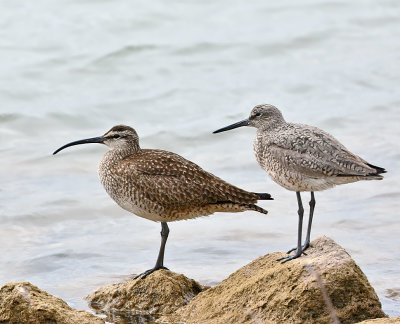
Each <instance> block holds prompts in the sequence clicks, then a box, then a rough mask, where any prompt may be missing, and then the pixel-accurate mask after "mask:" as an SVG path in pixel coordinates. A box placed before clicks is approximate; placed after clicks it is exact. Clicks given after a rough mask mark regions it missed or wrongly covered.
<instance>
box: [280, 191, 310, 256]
mask: <svg viewBox="0 0 400 324" xmlns="http://www.w3.org/2000/svg"><path fill="white" fill-rule="evenodd" d="M296 196H297V203H298V205H299V210H298V211H297V214H298V215H299V225H298V228H297V248H296V253H295V254H294V255H291V256H286V257H282V258H279V259H278V260H277V261H281V260H283V261H282V263H285V262H287V261H290V260H293V259H296V258H298V257H299V256H301V254H302V253H303V248H302V246H301V234H302V231H303V216H304V208H303V203H302V202H301V196H300V192H299V191H296Z"/></svg>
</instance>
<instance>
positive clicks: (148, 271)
mask: <svg viewBox="0 0 400 324" xmlns="http://www.w3.org/2000/svg"><path fill="white" fill-rule="evenodd" d="M160 269H164V270H169V269H168V268H167V267H164V266H161V267H154V268H152V269H149V270H146V271H145V272H142V273H141V274H138V275H137V276H136V277H135V278H134V279H138V278H140V279H144V278H146V277H147V276H148V275H149V274H152V273H153V272H154V271H157V270H160Z"/></svg>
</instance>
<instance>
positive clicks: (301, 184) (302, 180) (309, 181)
mask: <svg viewBox="0 0 400 324" xmlns="http://www.w3.org/2000/svg"><path fill="white" fill-rule="evenodd" d="M267 173H268V175H269V176H270V177H271V179H272V180H274V181H275V182H276V183H277V184H279V185H280V186H282V187H284V188H285V189H287V190H290V191H321V190H326V189H329V188H332V187H334V186H335V185H336V184H337V183H336V181H335V178H336V177H324V178H313V177H308V176H304V175H302V176H300V175H298V174H285V173H277V172H274V171H267Z"/></svg>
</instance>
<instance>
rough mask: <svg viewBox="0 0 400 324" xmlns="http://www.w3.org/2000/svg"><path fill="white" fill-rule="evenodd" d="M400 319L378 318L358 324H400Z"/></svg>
mask: <svg viewBox="0 0 400 324" xmlns="http://www.w3.org/2000/svg"><path fill="white" fill-rule="evenodd" d="M399 323H400V317H392V318H377V319H372V320H366V321H362V322H359V323H358V324H399Z"/></svg>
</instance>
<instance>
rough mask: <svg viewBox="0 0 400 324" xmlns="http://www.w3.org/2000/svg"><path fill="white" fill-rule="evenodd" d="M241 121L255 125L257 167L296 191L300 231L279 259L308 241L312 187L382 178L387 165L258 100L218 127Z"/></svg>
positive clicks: (305, 244)
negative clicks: (305, 195) (244, 114)
mask: <svg viewBox="0 0 400 324" xmlns="http://www.w3.org/2000/svg"><path fill="white" fill-rule="evenodd" d="M241 126H251V127H255V128H257V136H256V138H255V140H254V153H255V155H256V158H257V161H258V163H259V164H260V166H261V167H262V168H263V169H264V170H265V171H266V172H267V173H268V175H269V176H270V177H271V178H272V179H273V180H274V181H275V182H276V183H278V184H279V185H281V186H282V187H284V188H286V189H288V190H291V191H295V192H296V196H297V202H298V206H299V209H298V215H299V225H298V236H297V248H294V249H291V250H289V251H288V254H289V253H290V252H292V251H295V253H294V255H291V256H287V257H284V258H281V259H279V260H278V261H280V260H283V262H286V261H289V260H292V259H295V258H298V257H299V256H300V255H301V254H302V253H303V252H304V250H306V249H307V248H308V247H309V246H310V234H311V225H312V219H313V214H314V207H315V197H314V191H319V190H325V189H329V188H332V187H334V186H336V185H340V184H346V183H350V182H355V181H359V180H382V179H383V176H382V175H381V173H385V172H386V171H385V169H383V168H381V167H377V166H375V165H372V164H369V163H368V162H367V161H365V160H363V159H362V158H360V157H358V156H357V155H355V154H353V153H351V152H349V151H348V150H347V149H346V148H345V147H344V146H343V145H342V144H340V143H339V141H338V140H336V139H335V138H334V137H333V136H332V135H330V134H328V133H326V132H324V131H323V130H321V129H319V128H316V127H313V126H308V125H302V124H294V123H287V122H286V121H285V120H284V119H283V116H282V113H281V112H280V111H279V110H278V108H276V107H274V106H272V105H266V104H264V105H258V106H255V107H254V108H253V110H252V111H251V113H250V117H249V118H248V119H245V120H243V121H240V122H237V123H235V124H232V125H229V126H227V127H224V128H221V129H218V130H216V131H215V132H214V133H219V132H224V131H227V130H230V129H234V128H237V127H241ZM303 191H310V192H311V200H310V214H309V220H308V227H307V235H306V239H305V242H304V245H303V246H302V245H301V235H302V226H303V214H304V209H303V204H302V201H301V196H300V192H303Z"/></svg>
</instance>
